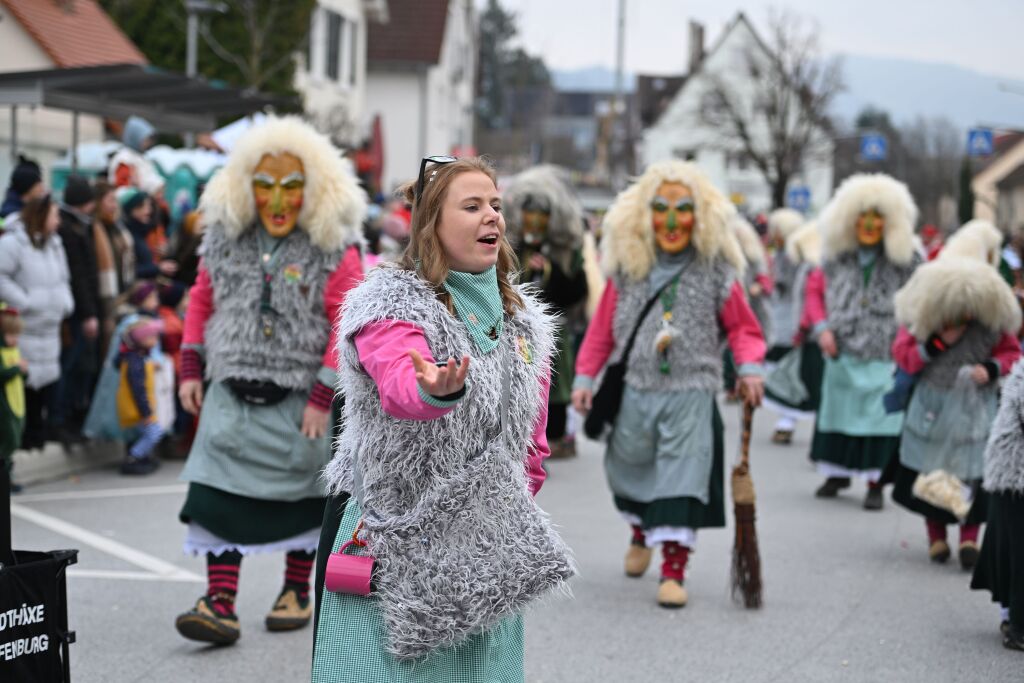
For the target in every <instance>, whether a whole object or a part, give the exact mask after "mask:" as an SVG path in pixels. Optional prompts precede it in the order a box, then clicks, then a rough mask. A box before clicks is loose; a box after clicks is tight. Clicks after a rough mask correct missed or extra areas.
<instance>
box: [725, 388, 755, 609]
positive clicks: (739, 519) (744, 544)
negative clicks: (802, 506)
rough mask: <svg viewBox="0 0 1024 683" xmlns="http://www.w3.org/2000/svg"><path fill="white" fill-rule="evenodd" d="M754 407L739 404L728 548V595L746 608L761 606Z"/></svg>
mask: <svg viewBox="0 0 1024 683" xmlns="http://www.w3.org/2000/svg"><path fill="white" fill-rule="evenodd" d="M753 423H754V408H753V407H752V406H751V405H749V404H748V403H746V402H744V404H743V431H742V434H741V436H740V462H739V464H738V465H736V466H735V467H733V469H732V501H733V512H734V514H735V516H736V539H735V541H734V543H733V548H732V596H733V599H735V600H737V601H742V602H743V606H744V607H746V608H747V609H757V608H759V607H760V606H761V589H762V585H761V554H760V552H759V550H758V548H757V529H756V528H755V525H754V521H755V519H756V513H755V510H754V501H755V499H756V497H757V496H756V494H755V493H754V480H753V479H752V478H751V477H750V432H751V428H752V426H753Z"/></svg>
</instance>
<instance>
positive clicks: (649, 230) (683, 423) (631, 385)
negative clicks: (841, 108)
mask: <svg viewBox="0 0 1024 683" xmlns="http://www.w3.org/2000/svg"><path fill="white" fill-rule="evenodd" d="M734 211H735V209H734V208H733V206H732V205H731V204H730V203H729V200H728V199H726V197H725V196H724V195H722V193H721V192H719V191H718V190H717V189H716V188H715V187H714V186H713V185H712V184H711V182H710V180H708V178H707V176H705V175H704V173H703V172H702V171H701V170H700V169H699V168H698V167H697V166H695V165H694V164H691V163H685V162H682V161H665V162H658V163H655V164H652V165H651V166H650V167H648V168H647V170H646V171H644V173H643V174H642V175H641V176H640V177H639V178H638V179H637V180H636V182H634V183H633V185H631V186H630V187H629V188H627V189H626V190H624V191H623V192H621V193H620V194H619V196H618V197H617V198H616V200H615V203H614V204H612V206H611V208H610V209H609V210H608V213H607V214H606V215H605V219H604V228H603V237H602V242H601V252H602V260H601V265H602V267H603V268H604V270H605V273H606V274H607V275H608V284H607V286H606V287H605V290H604V294H603V295H602V298H601V303H600V304H599V305H598V308H597V311H596V312H595V313H594V317H593V319H592V320H591V322H590V327H589V328H588V329H587V333H586V336H585V337H584V339H583V345H582V346H581V347H580V352H579V355H578V356H577V359H576V381H575V385H574V390H573V405H574V406H575V407H576V409H577V410H578V411H580V412H581V413H586V412H588V411H589V410H590V409H591V408H592V407H593V401H594V395H595V389H598V387H597V386H596V382H597V379H598V378H599V377H600V376H601V374H602V371H603V370H604V369H605V368H606V366H608V365H609V363H617V362H619V361H620V360H622V359H623V358H622V357H623V354H625V353H626V347H627V345H628V344H629V340H630V339H633V340H634V341H635V343H634V345H633V347H632V349H631V350H630V351H629V354H628V357H627V358H625V359H624V360H626V362H627V369H626V372H625V378H624V388H623V390H622V401H621V408H620V409H619V412H618V415H617V416H616V417H615V419H614V425H613V427H612V430H611V434H610V436H609V438H608V446H607V450H606V451H605V473H606V475H607V479H608V486H609V488H610V489H611V492H612V495H613V500H614V503H615V507H616V508H617V509H618V511H619V513H620V514H621V515H622V517H623V519H624V520H625V521H626V523H627V524H629V526H630V528H631V530H632V533H631V539H630V542H629V547H628V550H627V553H626V559H625V572H626V575H627V576H630V577H634V578H636V577H640V576H643V574H644V573H645V572H646V570H647V568H648V567H649V565H650V562H651V559H652V555H653V548H654V547H656V546H657V545H659V544H660V545H661V546H662V555H663V561H662V564H661V583H660V585H659V588H658V593H657V602H658V604H659V605H661V606H662V607H666V608H679V607H683V606H684V605H685V604H686V602H687V599H688V595H687V591H686V589H685V588H684V587H683V584H684V580H685V571H686V564H687V561H688V558H689V554H690V552H691V550H692V549H693V548H694V546H695V544H696V540H697V531H698V529H703V528H716V527H723V526H725V497H724V490H723V472H724V465H723V463H724V446H723V440H722V434H723V427H722V419H721V416H720V415H719V413H718V406H717V403H716V401H715V394H716V392H717V391H718V389H719V387H721V385H722V356H721V347H722V344H723V342H728V345H729V348H730V349H731V350H732V352H733V355H734V357H735V362H736V365H737V373H738V375H739V382H738V384H739V390H740V392H739V393H740V394H741V395H743V396H744V398H745V400H746V401H748V402H749V403H750V404H752V405H755V406H756V405H758V404H760V402H761V398H762V396H763V380H762V375H763V369H762V364H763V362H764V354H765V342H764V337H763V336H762V334H761V326H760V325H759V324H758V322H757V317H756V316H755V315H754V312H753V311H752V310H751V309H750V305H749V304H748V303H747V297H746V294H745V293H744V289H743V280H742V278H743V275H744V272H745V267H746V263H745V260H744V258H743V252H742V251H741V249H740V245H739V243H738V242H737V240H736V235H735V233H734V232H733V230H732V228H730V226H729V222H730V220H732V217H733V212H734ZM605 376H606V377H607V376H608V373H606V374H605Z"/></svg>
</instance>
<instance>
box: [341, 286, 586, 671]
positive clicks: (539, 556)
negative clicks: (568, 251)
mask: <svg viewBox="0 0 1024 683" xmlns="http://www.w3.org/2000/svg"><path fill="white" fill-rule="evenodd" d="M520 293H521V294H522V295H523V298H524V301H525V304H526V308H525V310H521V311H519V312H517V313H516V315H515V316H514V317H512V318H509V319H507V320H506V325H505V328H504V331H503V333H502V338H501V344H500V346H499V347H498V348H497V349H495V350H494V351H492V352H491V353H489V354H486V355H481V354H480V353H479V351H478V350H477V348H476V346H475V345H474V344H473V342H472V340H471V339H470V336H469V333H468V331H467V330H466V327H465V325H464V324H463V323H462V322H461V321H460V320H458V319H457V318H456V317H454V316H453V315H451V314H450V313H449V312H448V310H447V308H445V306H444V305H443V304H441V303H440V302H439V301H438V300H437V297H436V295H435V293H434V290H433V289H432V288H431V287H430V286H429V285H428V284H426V283H425V282H423V281H422V280H421V279H420V278H419V277H417V276H416V275H415V274H414V273H410V272H408V271H404V270H399V269H398V268H393V267H382V268H378V269H376V270H374V271H371V272H370V274H369V275H368V276H367V279H366V280H365V281H364V282H363V283H362V284H361V285H360V286H359V287H357V288H356V289H355V290H353V291H351V292H349V294H348V296H347V298H346V301H345V308H344V312H343V314H342V316H341V322H340V327H339V337H338V344H339V351H340V358H341V363H340V364H341V368H340V387H341V390H342V391H343V392H344V394H345V396H346V399H347V400H346V403H345V429H344V431H343V432H342V434H341V436H340V437H339V439H338V443H337V452H336V455H335V458H334V459H333V460H332V462H331V463H330V464H329V465H328V467H327V469H326V471H325V478H326V479H327V483H328V487H329V491H330V492H331V493H334V494H337V493H339V492H342V491H352V490H353V481H354V477H353V474H354V469H355V468H358V470H359V473H360V475H361V477H360V479H361V481H362V488H363V495H362V499H363V500H362V503H363V516H364V523H365V526H364V528H365V530H366V532H367V541H368V544H369V550H370V552H371V553H372V554H373V556H374V557H375V558H376V559H377V565H376V569H375V573H374V577H375V582H376V586H377V594H378V597H379V599H380V609H381V613H382V616H383V619H384V623H385V625H386V627H387V631H388V649H389V651H390V652H391V653H392V654H394V655H396V656H397V657H401V658H411V657H418V656H421V655H423V654H426V653H428V652H429V651H431V650H432V649H434V648H437V647H444V646H451V645H455V644H457V643H459V642H461V641H463V640H464V639H465V638H466V637H468V636H470V635H472V634H474V633H479V632H481V631H483V630H486V629H487V628H489V627H491V626H493V625H494V624H496V623H497V622H498V621H499V620H500V619H502V618H504V617H507V616H509V615H511V614H515V613H518V612H520V611H522V609H523V608H524V607H525V606H526V605H527V604H528V603H530V602H531V601H533V600H535V599H536V598H538V597H540V596H541V595H543V594H544V593H547V592H548V591H550V590H552V589H556V588H559V587H563V586H564V585H565V582H566V580H567V579H568V578H569V577H570V576H572V575H573V574H574V573H575V567H574V563H573V560H572V558H571V556H570V553H569V549H568V548H567V547H566V546H565V544H564V543H563V541H562V540H561V538H559V536H558V534H557V533H555V531H554V530H553V529H552V526H551V523H550V522H549V521H548V518H547V516H546V515H545V513H544V512H543V511H542V510H541V509H540V508H539V507H538V506H537V504H536V502H534V500H533V497H532V496H531V495H530V492H529V489H528V487H527V480H526V473H525V461H526V457H527V448H528V446H529V444H530V443H531V437H532V432H533V426H534V423H535V422H536V420H537V417H538V414H539V411H540V408H541V403H542V401H541V382H542V381H543V379H544V378H546V377H547V376H548V373H549V369H550V363H551V356H552V354H553V353H554V351H555V347H554V344H555V337H554V320H553V318H552V317H551V316H549V315H548V314H547V313H546V312H545V311H544V309H543V307H542V306H541V304H539V303H538V302H537V300H536V299H535V297H534V296H533V295H532V294H530V293H529V292H527V291H526V290H525V289H521V290H520ZM384 320H403V321H407V322H411V323H413V324H415V325H417V326H419V327H420V328H421V329H422V330H423V333H424V335H425V337H426V339H427V344H428V346H429V347H430V351H431V354H432V355H433V356H434V358H436V359H438V360H444V359H447V358H449V357H455V358H459V357H461V356H462V355H464V354H468V355H470V356H471V357H472V360H471V365H470V369H469V376H468V379H467V383H466V393H465V395H464V396H463V398H462V399H461V400H460V401H459V403H458V405H457V406H456V408H455V409H454V410H452V411H451V412H450V413H448V414H447V415H445V416H443V417H441V418H438V419H435V420H424V421H416V420H399V419H396V418H393V417H391V416H390V415H388V414H387V413H385V412H384V410H383V408H382V407H381V400H380V396H379V393H378V388H377V385H376V383H375V382H374V381H373V379H372V378H371V377H370V376H369V375H367V374H366V372H365V371H364V370H363V367H362V365H361V364H360V362H359V356H358V353H357V351H356V348H355V344H354V341H353V338H354V336H355V335H356V334H357V333H358V332H359V330H360V329H362V328H363V327H364V326H366V325H367V324H369V323H373V322H379V321H384ZM505 368H509V370H510V372H509V376H510V377H511V386H510V401H509V407H510V409H509V416H508V428H507V431H506V433H505V435H504V438H502V437H501V435H500V434H499V432H500V417H501V416H500V412H501V410H500V407H501V393H502V387H501V384H502V382H501V377H502V374H503V370H504V369H505Z"/></svg>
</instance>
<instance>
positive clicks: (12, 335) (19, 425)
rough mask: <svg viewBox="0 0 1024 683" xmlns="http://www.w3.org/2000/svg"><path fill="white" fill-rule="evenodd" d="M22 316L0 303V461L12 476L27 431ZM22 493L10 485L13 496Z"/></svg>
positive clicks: (17, 487) (25, 369)
mask: <svg viewBox="0 0 1024 683" xmlns="http://www.w3.org/2000/svg"><path fill="white" fill-rule="evenodd" d="M22 325H23V323H22V321H21V316H20V315H18V311H17V310H16V309H14V308H10V307H8V306H7V305H6V304H4V303H0V335H2V346H0V382H2V383H3V391H0V459H2V460H3V464H4V467H6V468H7V472H8V474H10V471H11V468H12V466H13V464H14V460H13V458H14V451H15V450H16V449H17V448H18V446H19V444H21V433H22V431H23V430H24V428H25V377H26V376H27V375H28V363H27V362H26V361H25V359H24V358H22V357H21V352H20V351H18V336H19V335H20V334H21V328H22ZM20 490H21V487H20V486H16V485H15V484H14V483H13V482H11V492H12V493H17V492H18V491H20Z"/></svg>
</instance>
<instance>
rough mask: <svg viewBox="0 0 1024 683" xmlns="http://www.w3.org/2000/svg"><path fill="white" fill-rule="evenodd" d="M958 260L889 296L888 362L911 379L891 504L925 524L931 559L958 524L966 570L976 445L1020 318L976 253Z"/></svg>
mask: <svg viewBox="0 0 1024 683" xmlns="http://www.w3.org/2000/svg"><path fill="white" fill-rule="evenodd" d="M989 225H990V224H989ZM991 227H992V229H993V230H994V229H995V228H994V226H991ZM958 253H959V251H958V249H953V250H952V251H948V250H944V251H943V252H941V253H940V255H939V257H938V258H937V259H936V260H934V261H931V262H929V263H926V264H925V265H923V266H921V267H920V268H918V269H917V271H916V272H915V273H914V275H913V277H911V278H910V281H909V282H908V283H907V284H906V286H904V287H903V289H901V290H900V291H899V293H897V295H896V319H897V320H898V321H899V323H900V325H901V327H900V330H899V332H898V333H897V335H896V341H894V342H893V345H892V355H893V359H894V360H895V361H896V364H897V366H899V368H900V370H902V371H903V372H904V373H906V374H907V375H908V376H912V377H914V378H916V381H915V384H914V389H913V393H912V394H911V396H910V400H909V404H908V406H907V410H906V416H905V417H904V421H903V435H902V438H901V440H900V453H899V467H898V469H897V471H896V480H895V487H894V490H893V500H895V501H896V502H897V503H899V504H900V505H902V506H903V507H905V508H907V509H908V510H910V511H911V512H916V513H917V514H919V515H921V516H923V517H924V518H925V524H926V527H927V531H928V544H929V545H928V555H929V557H931V559H932V561H933V562H938V563H944V562H946V561H947V560H948V559H949V556H950V548H949V545H948V543H947V542H946V526H947V525H949V524H959V525H960V547H959V559H960V566H961V567H962V568H963V569H964V570H971V569H973V568H974V566H975V564H976V563H977V559H978V532H979V530H980V528H981V523H982V522H984V521H985V515H986V512H987V505H986V504H987V495H986V494H985V492H984V490H982V488H981V478H982V474H983V471H984V452H985V443H986V442H987V441H988V436H989V428H990V426H991V425H992V421H993V420H994V419H995V416H996V409H997V406H998V403H999V398H998V393H999V392H998V384H999V378H1000V377H1003V376H1004V375H1007V374H1009V372H1010V370H1011V369H1012V368H1013V365H1014V363H1016V362H1017V360H1018V359H1019V358H1020V355H1021V349H1020V343H1019V342H1018V341H1017V337H1016V332H1017V330H1018V329H1019V328H1020V323H1021V313H1020V307H1019V305H1018V304H1017V299H1016V297H1015V296H1014V295H1013V290H1012V289H1010V286H1009V285H1007V284H1006V282H1005V281H1004V280H1003V279H1002V277H1000V275H999V272H998V271H997V270H996V269H995V268H994V267H993V266H992V265H990V264H989V263H987V262H986V261H985V259H984V256H985V255H984V254H981V253H977V252H976V253H975V255H974V256H973V257H972V256H963V257H961V256H959V255H958ZM996 253H997V254H998V248H997V250H996ZM979 257H980V258H979ZM929 489H930V490H929ZM955 513H956V514H955Z"/></svg>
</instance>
